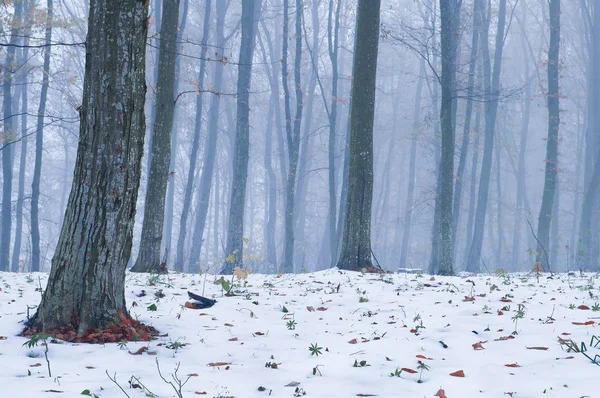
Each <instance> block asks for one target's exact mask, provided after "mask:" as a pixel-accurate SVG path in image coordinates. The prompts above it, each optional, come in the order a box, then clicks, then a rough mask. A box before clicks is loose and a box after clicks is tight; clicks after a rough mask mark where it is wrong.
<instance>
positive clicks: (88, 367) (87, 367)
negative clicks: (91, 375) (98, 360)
mask: <svg viewBox="0 0 600 398" xmlns="http://www.w3.org/2000/svg"><path fill="white" fill-rule="evenodd" d="M85 368H86V369H96V368H95V367H93V366H86V367H85Z"/></svg>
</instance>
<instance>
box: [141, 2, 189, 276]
mask: <svg viewBox="0 0 600 398" xmlns="http://www.w3.org/2000/svg"><path fill="white" fill-rule="evenodd" d="M179 2H180V0H169V1H167V2H166V3H165V4H164V8H163V14H162V20H163V21H162V27H161V30H160V53H159V55H158V81H157V84H156V90H157V93H156V108H157V110H156V120H155V122H154V132H153V134H152V149H151V151H152V161H151V162H150V175H149V177H148V187H147V190H146V198H145V202H144V203H145V206H144V221H143V223H142V237H141V240H140V250H139V252H138V256H137V260H136V261H135V265H134V266H133V268H131V270H132V271H134V272H159V271H166V268H163V267H161V251H160V244H161V240H162V233H163V227H164V216H165V213H164V211H165V195H166V191H167V182H168V179H169V178H170V177H171V178H172V176H169V163H170V161H171V131H172V129H173V115H174V113H175V101H174V89H175V87H174V84H175V61H176V58H177V52H176V51H174V50H173V47H174V46H173V43H174V42H176V40H177V30H178V22H179ZM164 267H166V265H164Z"/></svg>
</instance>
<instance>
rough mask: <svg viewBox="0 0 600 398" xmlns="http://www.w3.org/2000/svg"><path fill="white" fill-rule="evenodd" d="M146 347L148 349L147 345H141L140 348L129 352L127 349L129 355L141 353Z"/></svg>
mask: <svg viewBox="0 0 600 398" xmlns="http://www.w3.org/2000/svg"><path fill="white" fill-rule="evenodd" d="M147 349H148V347H147V346H143V347H140V348H139V350H137V351H136V352H131V351H129V353H130V354H131V355H142V353H143V352H144V351H146V350H147Z"/></svg>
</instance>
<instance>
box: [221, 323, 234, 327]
mask: <svg viewBox="0 0 600 398" xmlns="http://www.w3.org/2000/svg"><path fill="white" fill-rule="evenodd" d="M223 326H229V327H232V326H233V325H232V324H231V323H226V324H224V325H223Z"/></svg>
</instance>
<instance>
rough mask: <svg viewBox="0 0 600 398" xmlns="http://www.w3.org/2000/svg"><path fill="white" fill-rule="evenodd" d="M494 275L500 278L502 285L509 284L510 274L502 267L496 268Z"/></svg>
mask: <svg viewBox="0 0 600 398" xmlns="http://www.w3.org/2000/svg"><path fill="white" fill-rule="evenodd" d="M496 276H497V277H499V278H501V279H502V284H503V285H510V274H509V273H508V272H507V271H506V270H505V269H504V268H498V269H497V270H496Z"/></svg>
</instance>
